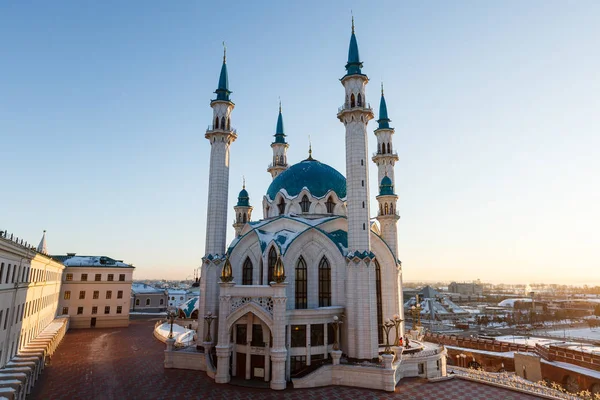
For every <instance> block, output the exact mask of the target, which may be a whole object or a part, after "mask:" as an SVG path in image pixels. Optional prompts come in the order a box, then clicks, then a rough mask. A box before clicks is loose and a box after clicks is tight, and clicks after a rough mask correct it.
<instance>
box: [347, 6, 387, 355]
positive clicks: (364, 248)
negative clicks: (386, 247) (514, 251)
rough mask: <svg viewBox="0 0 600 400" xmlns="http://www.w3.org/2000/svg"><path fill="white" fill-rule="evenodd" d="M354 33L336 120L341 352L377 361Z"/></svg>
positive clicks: (362, 102)
mask: <svg viewBox="0 0 600 400" xmlns="http://www.w3.org/2000/svg"><path fill="white" fill-rule="evenodd" d="M361 68H362V62H361V61H360V57H359V54H358V44H357V42H356V36H355V34H354V18H352V36H351V37H350V48H349V50H348V62H347V64H346V75H344V77H343V78H342V79H341V83H342V85H343V86H344V89H345V92H346V96H345V102H344V105H343V106H342V107H340V109H339V110H338V114H337V117H338V119H339V120H340V121H341V122H342V123H343V124H344V126H345V127H346V196H347V209H348V250H349V251H348V254H347V255H346V260H347V263H348V268H347V279H346V322H345V323H344V325H345V328H346V332H345V334H346V340H345V343H346V348H343V350H344V351H345V352H346V354H348V357H350V358H354V359H359V360H373V359H376V358H378V346H377V345H378V343H377V341H378V338H377V336H378V335H377V331H378V327H377V309H376V296H377V294H376V287H375V280H376V277H375V267H374V265H373V264H371V261H372V259H373V257H374V255H373V253H372V252H371V237H370V232H371V229H370V223H369V222H370V221H369V173H368V165H367V164H368V146H367V124H368V122H369V120H371V119H372V118H373V110H371V108H370V107H369V106H368V104H367V103H366V96H365V88H366V85H367V83H368V82H369V78H368V77H367V76H366V75H365V74H363V73H362V71H361Z"/></svg>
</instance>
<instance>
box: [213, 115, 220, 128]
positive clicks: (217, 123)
mask: <svg viewBox="0 0 600 400" xmlns="http://www.w3.org/2000/svg"><path fill="white" fill-rule="evenodd" d="M214 128H215V129H219V117H215V126H214Z"/></svg>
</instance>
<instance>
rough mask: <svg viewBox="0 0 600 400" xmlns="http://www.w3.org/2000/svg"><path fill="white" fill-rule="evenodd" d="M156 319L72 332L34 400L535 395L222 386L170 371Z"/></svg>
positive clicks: (413, 385)
mask: <svg viewBox="0 0 600 400" xmlns="http://www.w3.org/2000/svg"><path fill="white" fill-rule="evenodd" d="M155 321H156V319H148V320H135V321H131V325H130V326H129V328H114V329H79V330H70V331H69V332H68V333H67V335H66V336H65V339H64V340H63V342H62V343H61V345H60V347H59V349H58V351H57V352H56V353H55V354H54V356H53V357H52V361H51V362H50V365H49V366H48V367H47V368H46V369H45V370H44V372H43V374H42V377H41V378H40V380H39V381H38V383H37V384H36V386H35V388H34V390H33V392H32V394H31V397H30V398H33V399H51V400H57V399H69V400H71V399H73V400H75V399H115V400H116V399H118V400H123V399H127V400H129V399H144V400H145V399H227V400H234V399H302V400H304V399H349V400H359V399H360V400H362V399H403V400H404V399H415V400H417V399H418V400H460V399H469V400H516V399H535V397H533V396H527V395H524V394H521V393H518V392H512V391H509V390H504V389H499V388H495V387H491V386H487V385H482V384H477V383H472V382H467V381H463V380H459V379H453V380H449V381H444V382H438V383H427V382H426V381H424V380H422V379H404V380H402V381H401V382H400V384H399V385H398V386H397V387H396V392H395V393H386V392H381V391H372V390H365V389H355V388H349V387H338V386H330V387H325V388H317V389H296V390H294V389H287V390H284V391H281V392H274V391H271V390H268V389H253V388H245V387H237V386H233V385H217V384H215V383H214V381H213V380H211V379H210V378H208V377H207V376H206V374H205V373H204V372H201V371H187V370H173V369H169V370H165V369H164V368H163V351H164V349H165V346H164V344H162V343H161V342H159V341H158V340H156V339H155V338H154V337H153V335H152V329H153V327H154V323H155Z"/></svg>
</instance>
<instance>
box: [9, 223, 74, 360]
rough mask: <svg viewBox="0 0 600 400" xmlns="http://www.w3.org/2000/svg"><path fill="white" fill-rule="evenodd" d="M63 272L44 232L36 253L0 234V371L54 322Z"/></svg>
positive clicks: (32, 248) (26, 245)
mask: <svg viewBox="0 0 600 400" xmlns="http://www.w3.org/2000/svg"><path fill="white" fill-rule="evenodd" d="M64 268H65V267H64V266H63V264H62V263H60V262H58V261H56V260H53V259H52V258H50V257H49V256H48V255H47V254H46V234H45V232H44V236H43V237H42V240H41V242H40V245H39V246H38V248H37V249H36V248H35V247H32V246H30V245H28V244H27V243H26V242H24V241H23V240H19V239H17V238H16V237H14V236H13V235H9V234H7V233H6V231H4V232H0V368H3V367H4V366H5V365H6V364H7V363H8V362H9V361H10V360H11V359H12V358H13V357H14V356H15V355H16V354H17V352H18V351H20V350H21V349H23V348H24V347H25V346H27V344H28V343H30V342H31V341H32V340H34V339H36V337H37V336H38V334H40V333H41V332H42V331H43V330H44V328H46V327H47V326H48V325H49V324H50V323H51V322H52V321H54V318H55V316H56V308H57V305H58V298H59V294H60V290H61V276H62V272H63V270H64Z"/></svg>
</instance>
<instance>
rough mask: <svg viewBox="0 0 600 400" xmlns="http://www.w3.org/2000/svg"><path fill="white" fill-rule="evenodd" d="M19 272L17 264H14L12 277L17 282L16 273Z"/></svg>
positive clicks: (13, 281)
mask: <svg viewBox="0 0 600 400" xmlns="http://www.w3.org/2000/svg"><path fill="white" fill-rule="evenodd" d="M16 273H17V266H16V265H13V273H12V278H11V280H10V281H11V282H12V283H15V274H16Z"/></svg>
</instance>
